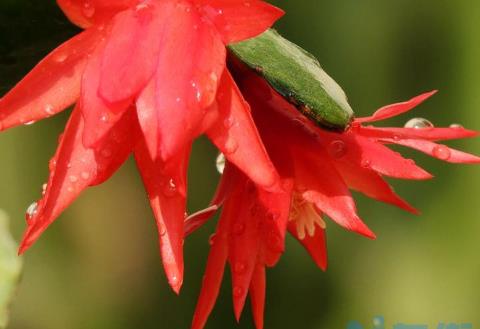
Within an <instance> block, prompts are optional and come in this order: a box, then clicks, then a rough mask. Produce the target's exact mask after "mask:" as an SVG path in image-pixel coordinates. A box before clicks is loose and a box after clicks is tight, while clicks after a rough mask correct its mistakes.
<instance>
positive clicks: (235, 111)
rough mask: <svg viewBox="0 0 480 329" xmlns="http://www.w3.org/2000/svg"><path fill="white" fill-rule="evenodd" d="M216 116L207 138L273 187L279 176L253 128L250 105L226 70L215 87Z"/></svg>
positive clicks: (251, 175)
mask: <svg viewBox="0 0 480 329" xmlns="http://www.w3.org/2000/svg"><path fill="white" fill-rule="evenodd" d="M217 102H218V105H219V112H220V114H219V117H218V119H217V121H216V123H215V124H214V125H213V126H212V127H211V128H210V129H209V130H208V131H207V134H208V136H209V138H210V139H211V140H212V141H213V143H214V144H215V145H216V146H217V147H218V148H219V149H220V151H222V152H223V153H224V154H225V157H226V158H227V159H228V160H229V161H230V162H232V163H233V164H235V165H236V166H237V167H238V168H240V169H241V170H242V171H243V172H244V173H245V174H246V175H247V176H248V177H249V178H250V179H251V180H253V181H254V182H255V183H257V184H259V185H261V186H266V187H269V186H272V185H273V184H275V182H277V181H278V175H277V173H276V171H275V168H274V167H273V164H272V163H271V161H270V159H269V157H268V154H267V152H266V150H265V147H264V146H263V143H262V141H261V139H260V136H259V135H258V132H257V130H256V128H255V124H254V122H253V119H252V117H251V114H250V108H249V106H248V104H247V102H246V101H245V100H244V99H243V97H242V95H241V93H240V91H239V90H238V88H237V86H236V85H235V82H234V81H233V79H232V77H231V76H230V74H229V73H228V71H225V73H224V74H223V77H222V80H221V84H220V87H219V89H218V96H217Z"/></svg>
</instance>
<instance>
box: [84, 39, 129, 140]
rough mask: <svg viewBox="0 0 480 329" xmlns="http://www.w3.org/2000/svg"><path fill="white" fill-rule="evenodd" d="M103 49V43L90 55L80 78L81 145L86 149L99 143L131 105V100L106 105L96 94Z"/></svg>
mask: <svg viewBox="0 0 480 329" xmlns="http://www.w3.org/2000/svg"><path fill="white" fill-rule="evenodd" d="M103 47H104V43H102V44H101V45H99V46H98V47H97V49H96V50H95V52H94V53H93V54H92V56H91V57H90V60H89V61H88V63H87V66H86V68H85V72H84V74H83V78H82V90H81V96H80V97H81V98H80V104H81V109H82V114H83V117H84V119H85V132H84V136H83V143H84V144H85V146H87V147H93V146H95V145H96V144H97V143H98V142H99V141H101V140H102V138H103V137H104V136H105V135H106V134H108V132H109V131H110V130H111V129H112V127H113V126H114V125H115V124H116V123H117V122H118V120H120V118H121V117H122V116H123V113H124V112H125V111H126V110H127V109H128V107H129V106H130V105H131V100H125V101H121V102H116V103H107V102H106V101H105V100H104V99H102V98H101V97H100V96H99V94H98V88H99V83H100V72H101V58H100V54H101V51H102V49H103Z"/></svg>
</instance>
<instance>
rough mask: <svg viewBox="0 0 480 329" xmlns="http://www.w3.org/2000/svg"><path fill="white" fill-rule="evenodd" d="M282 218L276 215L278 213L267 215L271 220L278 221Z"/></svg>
mask: <svg viewBox="0 0 480 329" xmlns="http://www.w3.org/2000/svg"><path fill="white" fill-rule="evenodd" d="M279 217H280V214H279V213H276V212H268V213H267V218H268V219H269V220H272V221H273V220H277V219H278V218H279Z"/></svg>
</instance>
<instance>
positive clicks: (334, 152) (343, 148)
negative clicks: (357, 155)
mask: <svg viewBox="0 0 480 329" xmlns="http://www.w3.org/2000/svg"><path fill="white" fill-rule="evenodd" d="M328 153H330V155H331V156H332V157H334V158H336V159H340V158H342V157H343V156H345V154H347V145H346V144H345V142H344V141H342V140H335V141H333V142H331V143H330V145H329V146H328Z"/></svg>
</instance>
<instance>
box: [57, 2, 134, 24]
mask: <svg viewBox="0 0 480 329" xmlns="http://www.w3.org/2000/svg"><path fill="white" fill-rule="evenodd" d="M137 2H138V0H115V1H112V0H87V1H86V0H57V3H58V5H59V6H60V8H61V9H62V10H63V12H64V13H65V15H66V16H67V17H68V19H70V21H72V23H74V24H76V25H78V26H80V27H83V28H86V27H89V26H91V25H92V24H94V23H101V22H103V21H105V20H106V19H108V18H109V17H111V16H113V15H115V14H116V13H117V12H118V11H120V10H123V9H126V8H128V7H129V6H132V5H134V4H136V3H137Z"/></svg>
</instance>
